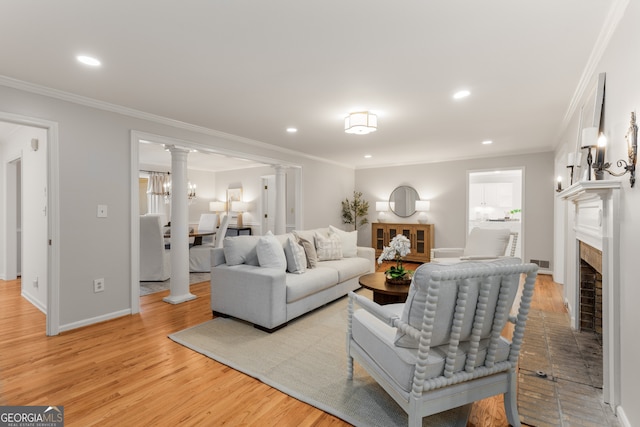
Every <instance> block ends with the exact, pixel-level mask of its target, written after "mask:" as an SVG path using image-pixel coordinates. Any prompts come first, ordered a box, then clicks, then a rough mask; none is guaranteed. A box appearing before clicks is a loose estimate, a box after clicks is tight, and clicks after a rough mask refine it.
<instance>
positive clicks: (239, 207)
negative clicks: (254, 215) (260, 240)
mask: <svg viewBox="0 0 640 427" xmlns="http://www.w3.org/2000/svg"><path fill="white" fill-rule="evenodd" d="M231 210H232V211H234V212H238V219H237V220H236V225H237V226H238V227H243V226H244V224H243V222H242V213H243V212H247V211H248V210H249V203H247V202H240V201H232V202H231Z"/></svg>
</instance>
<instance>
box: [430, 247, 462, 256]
mask: <svg viewBox="0 0 640 427" xmlns="http://www.w3.org/2000/svg"><path fill="white" fill-rule="evenodd" d="M463 254H464V248H434V249H431V259H433V258H460V257H461V256H462V255H463Z"/></svg>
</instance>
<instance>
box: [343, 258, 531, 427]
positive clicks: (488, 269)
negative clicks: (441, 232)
mask: <svg viewBox="0 0 640 427" xmlns="http://www.w3.org/2000/svg"><path fill="white" fill-rule="evenodd" d="M537 268H538V267H537V266H536V265H535V264H521V261H520V260H519V259H518V258H503V259H499V260H494V261H490V262H460V263H458V264H453V265H439V264H423V265H421V266H420V267H419V268H418V269H417V270H416V272H415V274H414V277H413V281H412V283H411V287H410V290H409V296H408V297H407V301H406V302H405V303H403V304H389V305H384V306H381V305H378V304H376V303H374V302H373V301H371V300H370V299H368V298H366V297H363V296H361V295H357V294H355V293H353V292H351V293H350V294H349V308H348V329H347V354H348V360H347V366H348V377H349V379H352V378H353V372H354V364H353V363H354V359H355V361H357V362H358V364H360V365H361V366H362V367H363V368H364V369H365V370H366V371H367V373H368V374H370V375H371V377H373V378H374V379H375V380H376V381H377V382H378V383H379V384H380V385H381V386H382V387H383V388H384V390H385V391H386V392H387V393H388V394H389V395H390V396H391V397H392V398H393V399H394V400H395V401H396V402H397V403H398V404H399V405H400V407H402V409H403V410H404V411H405V412H407V414H408V417H409V426H411V427H417V426H422V418H423V417H426V416H429V415H432V414H436V413H439V412H443V411H446V410H449V409H453V408H460V410H459V411H458V414H459V417H458V420H459V421H460V423H459V424H460V425H466V419H467V418H468V416H469V412H470V410H471V405H472V404H473V402H475V401H476V400H481V399H484V398H486V397H490V396H493V395H497V394H504V405H505V410H506V414H507V419H508V421H509V423H510V424H511V425H512V426H520V420H519V416H518V409H517V401H516V399H517V396H516V380H517V371H516V365H517V363H518V356H519V352H520V346H521V344H522V337H523V333H524V328H525V323H526V320H527V316H528V313H529V307H530V304H531V297H532V295H533V287H534V283H535V279H536V275H537ZM521 274H526V277H525V280H524V284H523V290H522V294H521V297H520V301H519V303H517V304H516V305H517V306H518V309H517V314H516V315H515V316H510V309H511V308H512V305H514V304H513V302H514V300H515V299H516V295H518V288H519V286H520V282H521ZM355 304H358V305H359V306H361V307H362V309H358V310H357V311H354V305H355ZM507 322H512V323H514V324H515V326H514V327H513V332H512V336H511V339H510V340H508V339H506V338H504V337H502V336H501V333H503V329H504V331H507V330H508V328H507V329H505V328H504V327H505V325H506V324H507Z"/></svg>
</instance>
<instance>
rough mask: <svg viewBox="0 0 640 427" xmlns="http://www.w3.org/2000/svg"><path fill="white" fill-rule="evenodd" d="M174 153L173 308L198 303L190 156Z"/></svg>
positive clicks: (170, 299)
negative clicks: (193, 286)
mask: <svg viewBox="0 0 640 427" xmlns="http://www.w3.org/2000/svg"><path fill="white" fill-rule="evenodd" d="M169 151H171V285H170V293H169V296H168V297H165V298H163V301H165V302H168V303H171V304H180V303H181V302H185V301H190V300H192V299H195V298H196V296H195V295H193V294H191V293H190V292H189V211H188V203H187V202H188V201H187V155H188V154H189V150H188V149H186V148H179V147H175V146H169Z"/></svg>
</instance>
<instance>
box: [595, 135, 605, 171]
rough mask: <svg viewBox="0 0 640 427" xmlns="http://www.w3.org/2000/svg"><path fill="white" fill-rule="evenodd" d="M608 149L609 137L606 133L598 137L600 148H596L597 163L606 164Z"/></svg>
mask: <svg viewBox="0 0 640 427" xmlns="http://www.w3.org/2000/svg"><path fill="white" fill-rule="evenodd" d="M606 151H607V137H606V136H604V134H601V135H600V138H598V148H596V164H598V165H601V166H602V165H604V154H605V152H606Z"/></svg>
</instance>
